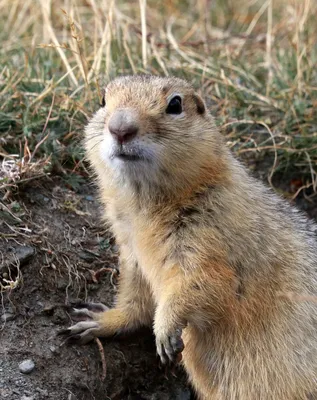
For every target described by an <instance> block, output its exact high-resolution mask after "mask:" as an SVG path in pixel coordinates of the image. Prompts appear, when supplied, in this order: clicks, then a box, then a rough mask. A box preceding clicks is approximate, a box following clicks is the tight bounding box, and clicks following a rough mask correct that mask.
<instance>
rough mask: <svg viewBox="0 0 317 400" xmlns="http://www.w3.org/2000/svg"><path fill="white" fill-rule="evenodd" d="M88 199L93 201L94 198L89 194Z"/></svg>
mask: <svg viewBox="0 0 317 400" xmlns="http://www.w3.org/2000/svg"><path fill="white" fill-rule="evenodd" d="M86 200H88V201H93V200H94V198H93V197H92V196H90V195H88V196H86Z"/></svg>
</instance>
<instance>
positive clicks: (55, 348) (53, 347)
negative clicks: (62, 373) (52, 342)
mask: <svg viewBox="0 0 317 400" xmlns="http://www.w3.org/2000/svg"><path fill="white" fill-rule="evenodd" d="M50 350H51V352H52V353H54V354H56V353H58V349H57V347H56V346H50Z"/></svg>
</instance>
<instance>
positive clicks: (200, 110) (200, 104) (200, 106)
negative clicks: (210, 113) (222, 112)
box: [193, 93, 206, 114]
mask: <svg viewBox="0 0 317 400" xmlns="http://www.w3.org/2000/svg"><path fill="white" fill-rule="evenodd" d="M193 98H194V102H195V104H196V108H197V112H198V114H205V112H206V106H205V103H204V100H203V99H202V98H201V97H200V96H199V94H197V93H194V96H193Z"/></svg>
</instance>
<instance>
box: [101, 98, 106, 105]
mask: <svg viewBox="0 0 317 400" xmlns="http://www.w3.org/2000/svg"><path fill="white" fill-rule="evenodd" d="M105 105H106V98H105V96H102V99H101V103H100V107H105Z"/></svg>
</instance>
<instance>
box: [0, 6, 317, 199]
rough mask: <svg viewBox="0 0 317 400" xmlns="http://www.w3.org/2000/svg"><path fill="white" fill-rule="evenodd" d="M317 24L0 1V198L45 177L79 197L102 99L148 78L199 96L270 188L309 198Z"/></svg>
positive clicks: (301, 13)
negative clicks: (123, 79) (109, 87)
mask: <svg viewBox="0 0 317 400" xmlns="http://www.w3.org/2000/svg"><path fill="white" fill-rule="evenodd" d="M316 15H317V3H316V1H315V0H243V1H239V2H237V1H233V0H226V1H221V0H215V1H210V0H197V1H193V0H187V1H176V0H168V1H163V2H157V1H156V2H154V1H150V0H148V1H146V0H139V1H131V2H130V1H129V2H128V1H114V0H110V1H108V2H103V1H98V0H54V2H53V1H51V0H23V1H22V0H0V21H1V30H0V37H1V42H2V46H1V49H0V96H1V102H0V135H1V136H0V156H1V157H2V164H0V165H2V167H1V166H0V190H1V188H2V189H3V188H6V189H11V188H12V185H16V184H17V183H19V182H20V181H21V180H22V181H23V180H25V179H32V178H33V177H36V176H38V175H42V174H46V173H48V172H50V173H52V174H54V173H59V174H63V175H64V177H65V179H67V180H68V182H69V183H70V184H71V185H73V186H74V187H76V184H78V183H79V182H80V180H81V179H82V175H85V169H84V166H83V164H82V153H81V147H80V138H81V132H82V126H83V124H84V123H85V122H86V120H87V118H88V117H89V115H91V113H92V112H93V111H94V110H95V109H96V108H97V107H98V102H99V100H100V87H102V86H103V85H104V83H106V82H107V81H108V80H109V79H111V78H112V77H114V76H116V75H118V74H127V73H152V74H161V75H170V74H175V75H178V76H181V77H185V78H187V79H189V80H190V81H192V82H193V83H194V85H195V86H197V87H199V88H201V92H202V94H203V95H204V96H205V98H206V99H207V102H208V105H209V106H210V108H211V110H212V112H213V113H214V115H215V116H216V119H217V122H218V124H219V125H220V126H222V127H223V132H224V134H225V135H226V136H227V141H228V143H229V145H230V146H231V147H232V149H233V150H234V151H235V152H236V153H237V154H240V155H246V156H248V157H250V158H252V159H253V160H254V159H255V160H263V159H264V156H266V157H267V159H268V160H269V163H270V164H269V166H270V168H269V170H268V173H267V175H268V178H269V181H271V182H272V178H273V174H275V173H276V172H278V173H283V172H285V171H286V170H287V171H288V174H292V173H293V174H296V175H299V176H300V179H299V180H298V181H296V182H297V184H296V185H295V186H296V187H295V189H294V192H295V194H296V195H297V194H298V193H299V192H300V191H301V190H303V189H305V190H306V189H307V188H309V189H310V191H311V192H315V191H316V187H317V175H316V171H315V169H316V167H315V166H316V162H317V113H316V111H315V109H316V106H317V69H316V67H315V66H316V61H317V24H316V21H315V19H316ZM270 155H271V156H272V157H270ZM8 166H9V170H10V171H9V173H8ZM10 168H12V169H10ZM12 171H13V172H12ZM289 176H290V175H289Z"/></svg>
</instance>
